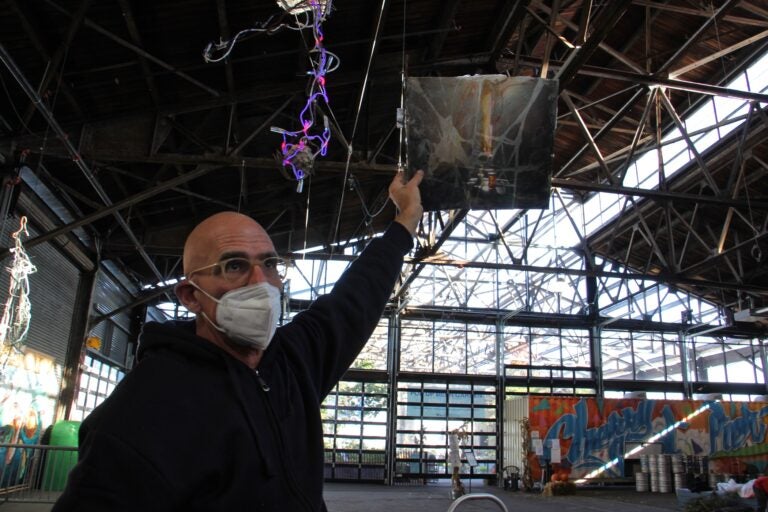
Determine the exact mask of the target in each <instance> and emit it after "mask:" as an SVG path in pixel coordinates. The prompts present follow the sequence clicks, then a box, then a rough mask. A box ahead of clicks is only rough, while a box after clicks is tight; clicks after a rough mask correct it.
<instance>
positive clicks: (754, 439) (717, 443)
mask: <svg viewBox="0 0 768 512" xmlns="http://www.w3.org/2000/svg"><path fill="white" fill-rule="evenodd" d="M709 408H710V411H711V412H710V414H709V444H710V447H711V451H712V452H713V453H714V452H717V451H719V450H724V451H731V450H735V449H737V448H741V447H743V446H746V445H748V444H759V443H763V442H764V441H765V435H766V427H765V421H764V420H763V418H764V417H765V416H768V407H763V408H762V409H759V410H757V411H753V410H751V409H749V407H747V405H746V404H741V416H737V417H736V418H733V419H731V418H730V417H729V416H728V414H727V413H726V412H725V409H724V408H723V405H722V404H721V403H720V402H712V403H711V404H710V407H709Z"/></svg>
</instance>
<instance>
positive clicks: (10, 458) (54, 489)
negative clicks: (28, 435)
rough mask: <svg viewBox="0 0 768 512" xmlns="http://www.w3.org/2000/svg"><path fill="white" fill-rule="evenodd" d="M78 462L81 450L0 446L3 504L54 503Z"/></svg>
mask: <svg viewBox="0 0 768 512" xmlns="http://www.w3.org/2000/svg"><path fill="white" fill-rule="evenodd" d="M76 462H77V447H75V446H49V445H41V444H10V443H0V503H3V502H27V503H53V502H55V501H56V499H57V498H58V497H59V495H60V494H61V491H62V490H64V485H65V484H66V483H67V475H69V471H70V470H71V469H72V466H74V465H75V463H76Z"/></svg>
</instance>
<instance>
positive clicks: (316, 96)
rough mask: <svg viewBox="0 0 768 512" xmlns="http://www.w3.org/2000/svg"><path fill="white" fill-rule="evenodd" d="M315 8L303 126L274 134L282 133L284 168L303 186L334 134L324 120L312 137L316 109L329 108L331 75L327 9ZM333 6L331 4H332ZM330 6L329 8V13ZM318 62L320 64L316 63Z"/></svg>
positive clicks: (301, 116)
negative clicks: (325, 29) (325, 31)
mask: <svg viewBox="0 0 768 512" xmlns="http://www.w3.org/2000/svg"><path fill="white" fill-rule="evenodd" d="M309 4H310V6H311V8H312V13H313V16H312V32H313V35H314V38H315V46H314V48H312V50H310V52H309V55H310V60H312V71H310V72H308V73H309V74H311V75H312V84H311V87H310V91H309V95H308V97H307V103H306V104H305V105H304V108H303V109H302V110H301V112H300V113H299V124H300V125H301V129H300V130H297V131H288V130H283V129H282V128H272V131H276V132H278V133H281V134H282V136H283V142H282V143H281V144H280V153H281V154H282V164H283V166H285V167H289V168H290V169H291V171H292V172H293V175H294V177H295V178H296V180H297V181H299V182H301V181H302V180H303V179H304V178H305V177H306V176H307V174H308V173H309V172H310V169H311V167H312V164H313V162H314V160H315V158H316V157H317V156H318V155H320V156H325V154H326V153H327V151H328V142H329V141H330V139H331V130H330V127H329V126H328V118H327V117H325V116H324V121H323V130H322V132H320V133H319V134H317V133H314V134H313V133H312V128H313V127H314V126H315V109H316V108H317V102H318V101H323V102H325V104H326V105H328V94H327V92H326V89H325V75H326V74H327V73H328V71H329V70H328V67H329V65H330V59H329V58H328V53H327V51H326V50H325V47H324V46H323V31H322V27H321V22H322V20H323V6H322V5H321V4H320V2H318V0H310V1H309ZM328 4H330V0H329V2H328ZM329 9H330V5H328V6H327V7H326V12H327V11H328V10H329ZM313 56H314V58H315V59H316V61H315V60H314V59H313Z"/></svg>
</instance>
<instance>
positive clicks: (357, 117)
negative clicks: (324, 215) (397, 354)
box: [331, 0, 387, 250]
mask: <svg viewBox="0 0 768 512" xmlns="http://www.w3.org/2000/svg"><path fill="white" fill-rule="evenodd" d="M386 5H387V0H382V2H381V9H380V10H379V17H378V19H377V21H376V30H375V32H374V34H373V43H372V44H371V53H370V55H369V56H368V65H367V67H366V70H365V76H364V77H363V85H362V87H361V89H360V101H358V104H357V112H356V113H355V122H354V123H353V125H352V135H351V136H350V137H349V145H348V146H347V160H346V163H345V165H344V181H342V183H341V197H340V198H339V209H338V214H337V215H336V223H335V225H334V228H333V236H332V237H331V242H335V241H336V237H337V236H338V233H339V223H340V221H341V213H342V206H343V205H344V193H345V192H346V188H347V183H348V182H349V165H350V163H351V160H352V144H354V141H355V133H356V132H357V123H358V122H359V120H360V112H361V111H362V108H363V99H364V98H365V92H366V89H367V85H368V78H369V75H370V73H371V66H372V65H373V57H374V55H376V45H377V44H378V41H379V33H380V31H381V22H382V19H383V18H384V10H385V7H386ZM331 250H333V244H331Z"/></svg>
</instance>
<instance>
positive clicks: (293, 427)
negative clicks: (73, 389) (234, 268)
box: [53, 223, 412, 512]
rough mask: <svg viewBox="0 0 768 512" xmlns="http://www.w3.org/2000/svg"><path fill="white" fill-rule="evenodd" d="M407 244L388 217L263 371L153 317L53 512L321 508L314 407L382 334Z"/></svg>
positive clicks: (91, 426) (295, 323) (275, 344)
mask: <svg viewBox="0 0 768 512" xmlns="http://www.w3.org/2000/svg"><path fill="white" fill-rule="evenodd" d="M411 245H412V240H411V236H410V234H409V233H408V231H407V230H406V229H405V228H403V227H402V226H401V225H400V224H398V223H393V224H392V225H391V226H390V228H389V229H388V230H387V232H386V233H385V234H384V236H383V237H381V238H379V239H374V240H373V241H371V243H370V244H369V245H368V247H367V248H366V249H365V250H364V251H363V252H362V253H361V255H360V257H359V258H358V259H357V260H356V261H355V262H354V263H353V264H352V265H351V266H350V267H349V269H347V271H346V272H344V274H343V275H342V277H341V278H340V279H339V281H338V282H337V283H336V285H335V286H334V288H333V291H331V293H329V294H328V295H325V296H323V297H320V298H319V299H317V300H316V301H315V302H314V303H313V304H312V306H311V307H310V308H309V309H308V310H306V311H304V312H302V313H299V314H298V315H296V317H295V318H294V319H293V320H292V321H291V322H290V323H288V324H287V325H285V326H282V327H280V328H278V329H277V332H276V334H275V336H274V338H273V339H272V343H271V344H270V346H269V348H268V349H267V351H266V352H265V353H264V356H263V357H262V360H261V362H260V363H259V367H258V370H252V369H250V368H248V367H247V366H246V365H245V364H243V363H241V362H240V361H238V360H236V359H234V358H233V357H231V356H230V355H229V354H227V353H226V352H224V351H223V350H221V349H220V348H218V347H217V346H215V345H214V344H212V343H210V342H209V341H207V340H204V339H202V338H199V337H198V336H196V335H195V327H194V322H192V321H190V322H166V323H162V324H159V323H155V322H151V323H147V324H146V325H145V326H144V329H143V332H142V336H141V340H140V344H139V349H138V354H137V360H138V364H137V365H136V367H135V368H134V369H133V370H132V371H131V372H130V373H129V374H128V375H127V376H126V377H125V379H123V381H122V382H121V383H120V384H119V385H118V386H117V387H116V388H115V390H114V392H113V393H112V395H111V396H110V397H108V398H107V399H106V400H105V401H104V403H103V404H102V405H100V406H99V407H97V408H96V409H95V410H94V411H93V412H92V413H91V414H90V415H89V416H88V417H87V418H86V419H85V421H84V422H83V424H82V426H81V428H80V436H79V437H80V461H79V463H78V464H77V465H76V466H75V467H74V468H73V470H72V472H71V473H70V476H69V480H68V482H67V487H66V489H65V491H64V493H63V494H62V496H61V497H60V499H59V500H58V501H57V502H56V504H55V505H54V507H53V512H64V511H77V512H91V511H93V512H96V511H99V512H104V511H129V510H130V511H137V512H139V511H141V512H150V511H184V512H198V511H200V512H202V511H211V512H212V511H222V512H224V511H226V512H234V511H249V512H255V511H289V512H298V511H307V512H309V511H319V510H324V509H325V505H324V503H323V499H322V486H323V460H324V458H323V432H322V422H321V419H320V412H319V409H320V403H321V402H322V400H323V398H324V397H325V396H326V395H327V394H328V392H329V391H330V390H331V389H332V388H333V386H334V385H336V383H337V382H338V380H339V379H340V378H341V377H342V375H343V374H344V372H345V371H346V369H347V368H348V367H349V365H350V364H352V362H353V361H354V359H355V357H357V354H358V353H359V352H360V350H361V349H362V347H363V346H364V345H365V342H366V341H367V339H368V337H369V336H370V335H371V333H372V332H373V329H374V328H375V327H376V325H377V323H378V321H379V319H380V317H381V314H382V312H383V309H384V306H385V305H386V302H387V299H388V298H389V296H390V294H391V291H392V287H393V286H394V283H395V280H396V279H397V276H398V273H399V271H400V268H401V266H402V261H403V256H404V255H405V254H406V253H407V252H408V251H409V250H410V248H411Z"/></svg>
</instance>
